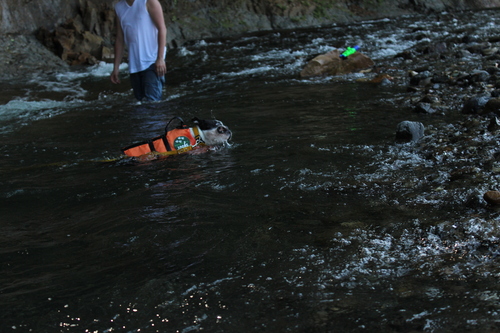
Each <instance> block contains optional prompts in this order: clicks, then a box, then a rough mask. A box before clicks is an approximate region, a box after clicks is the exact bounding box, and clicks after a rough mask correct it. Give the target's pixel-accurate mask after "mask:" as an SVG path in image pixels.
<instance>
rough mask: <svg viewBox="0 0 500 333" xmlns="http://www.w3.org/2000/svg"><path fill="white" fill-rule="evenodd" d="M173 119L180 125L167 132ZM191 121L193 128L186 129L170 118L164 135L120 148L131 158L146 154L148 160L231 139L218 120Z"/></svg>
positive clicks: (218, 144)
mask: <svg viewBox="0 0 500 333" xmlns="http://www.w3.org/2000/svg"><path fill="white" fill-rule="evenodd" d="M175 119H177V120H179V121H180V124H179V125H178V126H177V127H175V128H174V129H172V130H169V126H170V123H171V122H172V121H173V120H175ZM191 121H192V122H193V124H194V126H192V127H188V126H186V125H185V124H184V121H183V120H182V119H181V118H179V117H175V118H172V119H171V120H170V121H169V122H168V124H167V126H166V127H165V133H164V134H162V135H159V136H157V137H154V138H152V139H150V140H147V141H143V142H139V143H136V144H133V145H131V146H128V147H125V148H122V152H123V153H124V154H125V155H127V156H132V157H142V156H143V155H146V154H147V155H148V156H150V157H151V158H148V160H149V159H155V158H159V157H161V156H168V155H176V154H182V153H186V152H190V151H194V150H199V149H202V148H205V149H206V148H210V147H214V146H221V145H224V144H227V141H228V140H229V139H231V136H232V133H231V130H230V129H229V128H228V127H227V126H225V125H224V124H223V123H222V122H221V121H220V120H216V119H209V120H205V119H198V118H193V119H192V120H191Z"/></svg>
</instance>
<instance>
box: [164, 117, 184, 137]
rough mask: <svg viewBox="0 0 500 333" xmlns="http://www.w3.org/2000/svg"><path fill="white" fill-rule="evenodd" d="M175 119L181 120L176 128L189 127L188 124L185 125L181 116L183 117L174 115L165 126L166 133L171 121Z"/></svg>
mask: <svg viewBox="0 0 500 333" xmlns="http://www.w3.org/2000/svg"><path fill="white" fill-rule="evenodd" d="M175 119H177V120H179V122H180V124H179V125H178V126H177V127H176V128H178V129H183V128H187V126H186V125H184V120H182V118H181V117H173V118H172V119H170V120H169V121H168V123H167V126H165V133H167V132H168V127H169V126H170V123H171V122H172V121H173V120H175Z"/></svg>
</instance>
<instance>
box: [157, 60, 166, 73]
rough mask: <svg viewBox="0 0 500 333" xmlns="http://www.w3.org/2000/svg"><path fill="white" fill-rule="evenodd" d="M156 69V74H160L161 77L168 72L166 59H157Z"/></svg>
mask: <svg viewBox="0 0 500 333" xmlns="http://www.w3.org/2000/svg"><path fill="white" fill-rule="evenodd" d="M155 71H156V75H158V76H159V77H162V76H164V75H165V74H166V73H167V65H165V60H163V59H158V60H156V63H155Z"/></svg>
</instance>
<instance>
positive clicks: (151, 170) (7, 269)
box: [0, 11, 500, 333]
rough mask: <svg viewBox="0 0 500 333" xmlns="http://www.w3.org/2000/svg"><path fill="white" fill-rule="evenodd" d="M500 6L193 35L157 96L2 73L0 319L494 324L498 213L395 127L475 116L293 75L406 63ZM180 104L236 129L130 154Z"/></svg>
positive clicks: (87, 71)
mask: <svg viewBox="0 0 500 333" xmlns="http://www.w3.org/2000/svg"><path fill="white" fill-rule="evenodd" d="M499 20H500V13H499V12H497V11H484V12H475V13H462V14H455V15H451V14H448V13H440V14H438V15H432V16H430V17H429V16H422V17H420V16H416V17H402V18H399V19H394V20H389V19H384V20H377V21H369V22H362V23H356V24H352V25H349V26H331V27H324V28H314V29H307V30H296V31H282V32H273V33H262V34H259V35H254V36H243V37H239V38H234V39H227V40H217V41H213V40H212V41H198V42H196V43H193V44H191V45H186V46H184V47H182V48H180V49H176V50H170V51H169V53H168V59H167V60H168V64H169V74H168V77H167V87H166V90H165V92H166V99H165V101H162V102H160V103H155V104H142V105H138V104H137V103H135V102H134V100H133V98H132V93H131V91H130V89H129V87H128V85H127V83H122V85H121V86H113V85H111V83H109V79H108V75H109V73H110V71H111V67H110V65H109V64H99V65H97V66H94V67H92V68H82V69H74V70H72V71H71V72H68V73H46V74H43V75H41V74H38V75H33V76H28V77H27V78H26V80H24V81H22V82H10V83H8V84H7V83H2V84H1V86H2V90H3V94H2V95H3V96H2V97H1V98H0V102H1V105H0V151H1V154H2V156H3V158H2V159H1V160H0V170H1V176H0V177H1V178H0V183H1V185H2V186H1V190H0V196H1V200H2V206H1V221H0V225H1V229H2V233H1V235H0V262H1V266H0V267H1V271H0V272H1V274H0V308H1V310H2V311H0V313H1V314H0V325H1V329H0V331H1V332H11V331H12V332H184V333H187V332H197V331H205V332H410V331H425V332H448V331H453V330H455V331H457V330H458V331H470V332H493V331H497V330H498V329H499V325H500V324H499V323H500V304H499V300H500V288H499V284H498V279H499V277H500V268H499V267H498V265H497V263H498V258H497V255H498V253H499V252H498V232H497V224H498V221H499V220H498V215H497V213H495V212H492V211H489V210H486V209H470V208H468V207H467V206H466V205H464V201H465V200H466V197H467V194H468V193H470V189H469V188H468V185H467V184H464V185H461V186H459V185H460V184H462V183H460V184H459V185H455V186H454V188H453V189H452V190H451V189H443V188H442V186H440V185H439V184H440V179H441V178H442V177H445V178H446V175H445V174H446V173H447V171H446V170H444V171H443V170H436V164H433V163H431V162H430V161H428V160H426V159H425V158H424V157H423V156H422V155H421V154H419V153H417V152H415V150H414V146H413V145H412V144H403V145H401V144H395V143H394V134H395V129H396V126H397V124H398V123H399V122H400V121H403V120H415V121H421V122H422V123H424V124H425V126H426V127H427V128H431V129H432V128H434V129H435V130H434V132H436V131H439V128H441V127H443V126H444V127H446V126H449V125H447V124H449V123H453V121H455V120H457V119H459V118H460V117H461V115H460V112H459V110H456V111H454V112H449V113H447V114H446V115H445V116H436V115H423V114H417V113H415V112H413V111H412V109H411V108H410V107H409V106H408V104H407V103H404V100H405V98H406V96H407V94H408V93H407V91H406V88H405V85H404V84H388V85H374V84H368V83H362V82H359V79H362V78H364V77H365V76H366V75H369V74H352V75H347V76H342V77H335V78H332V77H326V78H319V79H307V80H306V79H301V78H300V77H299V75H298V73H299V72H300V70H301V69H302V68H303V66H304V65H305V64H306V62H307V60H308V59H310V58H312V57H313V56H314V55H317V54H320V53H325V52H327V51H330V50H332V49H333V48H335V47H345V46H350V45H354V44H359V45H361V46H362V49H361V51H363V52H364V53H365V54H367V55H369V56H370V57H371V58H372V59H373V60H374V61H375V62H376V63H377V62H379V63H380V62H385V63H390V64H392V66H394V67H397V66H398V62H399V61H403V60H396V59H393V58H394V55H395V54H397V53H399V52H401V51H403V50H406V49H408V48H411V47H413V46H415V45H416V44H418V43H422V42H425V40H426V39H432V38H434V37H436V36H447V35H457V36H460V34H466V33H471V32H472V33H473V34H478V35H481V36H486V35H494V34H498V29H497V25H496V24H497V23H498V21H499ZM422 35H424V36H427V37H425V38H423V39H422ZM123 77H124V80H123V81H125V82H126V81H127V79H126V66H125V67H124V69H123ZM175 116H179V117H182V118H183V119H184V120H186V121H189V120H190V119H191V118H192V117H195V116H196V117H199V118H217V119H219V120H221V121H223V122H224V123H225V124H226V125H227V126H229V127H230V128H231V130H232V131H233V139H232V140H231V144H230V145H228V146H226V147H221V148H219V149H217V150H213V151H209V152H207V153H205V154H199V155H179V156H175V157H169V158H167V159H164V160H159V161H153V162H147V163H137V162H134V161H131V160H127V159H120V148H121V147H123V146H127V145H130V144H131V143H134V142H136V141H140V140H143V139H147V138H150V137H154V136H156V135H159V134H161V132H162V130H163V128H164V126H165V124H166V123H167V122H168V120H170V119H171V118H172V117H175ZM432 133H433V132H432V131H430V132H428V135H431V136H432V135H433V134H432ZM440 177H441V178H440ZM493 180H494V181H496V178H494V179H493ZM443 182H444V181H442V182H441V183H443ZM485 189H486V187H485Z"/></svg>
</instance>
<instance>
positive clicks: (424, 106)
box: [415, 102, 436, 114]
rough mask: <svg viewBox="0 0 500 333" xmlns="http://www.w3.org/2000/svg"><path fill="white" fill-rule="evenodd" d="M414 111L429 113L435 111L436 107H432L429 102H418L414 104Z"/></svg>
mask: <svg viewBox="0 0 500 333" xmlns="http://www.w3.org/2000/svg"><path fill="white" fill-rule="evenodd" d="M415 112H418V113H428V114H431V113H436V109H434V108H433V107H432V104H430V103H424V102H420V103H418V104H417V105H416V106H415Z"/></svg>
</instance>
